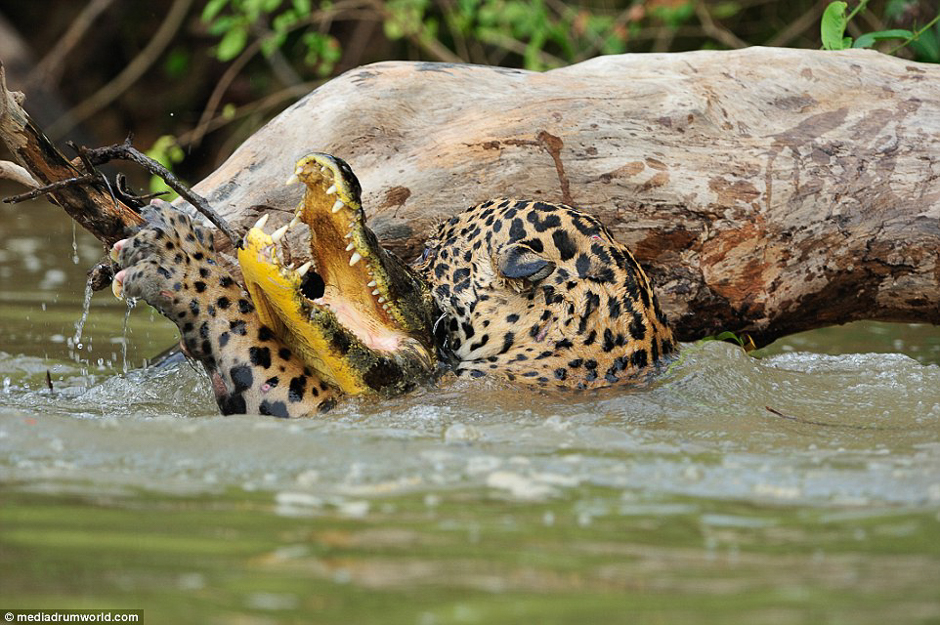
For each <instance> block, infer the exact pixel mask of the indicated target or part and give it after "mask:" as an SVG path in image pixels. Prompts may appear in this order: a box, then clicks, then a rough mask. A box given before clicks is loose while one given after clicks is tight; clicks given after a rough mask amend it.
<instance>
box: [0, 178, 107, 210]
mask: <svg viewBox="0 0 940 625" xmlns="http://www.w3.org/2000/svg"><path fill="white" fill-rule="evenodd" d="M97 178H98V176H97V175H95V174H85V175H84V176H76V177H75V178H66V179H65V180H57V181H55V182H53V183H52V184H47V185H43V186H41V187H36V188H35V189H33V190H32V191H28V192H26V193H20V194H19V195H11V196H9V197H5V198H3V203H4V204H18V203H20V202H25V201H26V200H31V199H33V198H37V197H39V196H40V195H45V194H47V193H52V192H53V191H58V190H59V189H64V188H65V187H67V186H69V185H73V184H88V183H91V182H94V181H95V180H97Z"/></svg>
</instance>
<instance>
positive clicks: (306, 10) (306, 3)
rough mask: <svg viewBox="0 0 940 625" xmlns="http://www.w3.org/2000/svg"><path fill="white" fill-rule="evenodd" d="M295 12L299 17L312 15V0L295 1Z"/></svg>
mask: <svg viewBox="0 0 940 625" xmlns="http://www.w3.org/2000/svg"><path fill="white" fill-rule="evenodd" d="M294 10H295V11H297V14H298V15H302V16H303V17H307V16H308V15H310V0H294Z"/></svg>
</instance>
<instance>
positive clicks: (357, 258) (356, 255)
mask: <svg viewBox="0 0 940 625" xmlns="http://www.w3.org/2000/svg"><path fill="white" fill-rule="evenodd" d="M360 260H362V254H360V253H359V252H353V255H352V256H351V257H350V258H349V266H350V267H352V266H353V265H355V264H356V263H358V262H359V261H360Z"/></svg>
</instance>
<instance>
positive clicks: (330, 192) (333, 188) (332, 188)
mask: <svg viewBox="0 0 940 625" xmlns="http://www.w3.org/2000/svg"><path fill="white" fill-rule="evenodd" d="M334 193H336V185H335V184H331V185H330V187H329V188H328V189H327V190H326V194H327V195H333V194H334Z"/></svg>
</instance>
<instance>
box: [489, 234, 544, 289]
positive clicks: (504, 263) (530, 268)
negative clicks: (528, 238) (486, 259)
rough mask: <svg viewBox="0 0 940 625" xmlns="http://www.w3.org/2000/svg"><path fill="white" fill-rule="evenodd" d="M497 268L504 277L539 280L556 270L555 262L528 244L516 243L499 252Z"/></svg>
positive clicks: (531, 280)
mask: <svg viewBox="0 0 940 625" xmlns="http://www.w3.org/2000/svg"><path fill="white" fill-rule="evenodd" d="M496 269H497V270H498V271H499V273H500V274H501V275H502V276H503V277H504V278H510V279H514V280H520V279H523V280H528V281H529V282H538V281H539V280H544V279H545V278H547V277H548V276H550V275H551V273H552V272H553V271H555V263H554V262H552V261H550V260H546V259H545V258H543V257H542V256H541V255H539V254H538V253H536V252H535V251H534V250H533V249H532V248H531V247H529V246H528V245H525V244H522V243H514V244H510V245H507V246H505V247H503V248H502V249H501V250H500V251H499V252H497V254H496Z"/></svg>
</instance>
